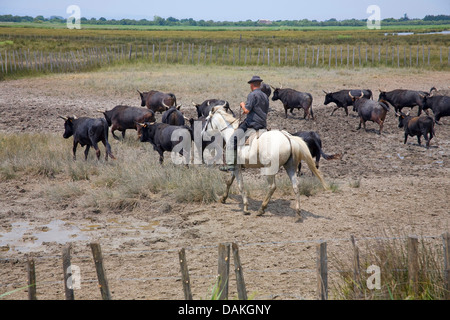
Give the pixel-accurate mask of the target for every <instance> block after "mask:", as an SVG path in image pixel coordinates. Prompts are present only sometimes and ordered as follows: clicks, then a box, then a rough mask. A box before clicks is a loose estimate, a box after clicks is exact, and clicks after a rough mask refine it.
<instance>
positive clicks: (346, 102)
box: [323, 89, 373, 116]
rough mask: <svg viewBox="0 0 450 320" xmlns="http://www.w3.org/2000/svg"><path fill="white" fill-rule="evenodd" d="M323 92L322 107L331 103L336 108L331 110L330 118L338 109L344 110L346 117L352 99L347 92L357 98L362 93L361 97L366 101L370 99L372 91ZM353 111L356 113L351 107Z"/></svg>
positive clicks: (351, 104)
mask: <svg viewBox="0 0 450 320" xmlns="http://www.w3.org/2000/svg"><path fill="white" fill-rule="evenodd" d="M323 92H324V93H325V102H324V103H323V104H324V105H328V104H330V103H332V102H334V103H335V104H336V107H335V108H334V109H333V111H332V112H331V114H330V116H332V115H333V114H334V112H335V111H336V110H337V109H339V108H344V110H345V114H346V115H347V116H348V107H349V106H353V99H352V98H351V96H350V95H349V92H350V93H351V94H352V95H353V96H358V97H359V96H360V95H361V93H362V94H363V97H364V98H366V99H372V96H373V95H372V91H371V90H369V89H367V90H340V91H336V92H326V91H323ZM353 111H355V112H356V111H357V110H356V108H355V107H353Z"/></svg>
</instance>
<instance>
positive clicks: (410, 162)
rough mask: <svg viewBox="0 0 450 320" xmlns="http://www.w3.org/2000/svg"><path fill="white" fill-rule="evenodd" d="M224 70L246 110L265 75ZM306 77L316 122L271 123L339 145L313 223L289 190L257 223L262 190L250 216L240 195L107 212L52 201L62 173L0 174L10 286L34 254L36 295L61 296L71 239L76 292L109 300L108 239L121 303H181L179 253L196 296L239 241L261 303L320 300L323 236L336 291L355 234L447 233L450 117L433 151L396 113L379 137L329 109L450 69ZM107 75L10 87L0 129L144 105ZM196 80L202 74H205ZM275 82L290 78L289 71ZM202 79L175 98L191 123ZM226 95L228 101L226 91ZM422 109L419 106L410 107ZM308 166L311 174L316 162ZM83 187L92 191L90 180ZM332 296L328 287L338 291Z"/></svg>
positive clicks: (309, 207) (427, 83) (161, 201)
mask: <svg viewBox="0 0 450 320" xmlns="http://www.w3.org/2000/svg"><path fill="white" fill-rule="evenodd" d="M224 70H226V71H225V72H226V75H225V77H228V78H229V79H228V78H227V80H232V79H234V81H235V82H236V83H238V84H237V85H239V86H241V87H242V89H241V91H240V92H237V93H234V95H232V96H231V97H230V98H229V100H230V101H231V105H232V106H236V105H237V104H238V102H239V101H240V100H244V99H245V95H246V92H247V91H248V87H247V84H246V83H245V81H244V80H245V79H246V78H250V76H251V75H252V74H253V73H254V72H255V70H251V69H245V68H241V69H237V70H236V71H230V70H229V69H228V68H221V69H219V71H224ZM170 72H173V73H175V72H176V70H174V69H171V70H170ZM199 72H200V73H202V72H205V73H206V72H209V71H208V70H206V71H204V70H200V71H199ZM257 72H259V73H261V75H262V74H263V73H264V72H265V73H266V77H270V76H273V75H274V74H276V73H277V71H276V70H274V69H270V70H269V69H268V70H257ZM281 72H287V71H286V70H285V69H283V70H282V71H281ZM289 72H290V71H289ZM308 72H309V74H308V76H307V78H306V79H305V80H302V81H303V82H301V85H300V87H306V84H307V83H311V85H310V87H309V88H308V91H309V92H311V93H312V94H313V97H314V103H313V108H314V112H315V115H316V120H315V121H311V120H309V121H305V120H303V117H302V116H303V114H302V112H299V111H296V112H295V115H294V116H292V115H289V118H288V119H285V118H284V111H283V109H282V105H281V103H280V102H279V101H278V102H271V108H272V111H271V112H270V113H269V121H268V122H269V127H270V128H272V129H287V130H288V131H291V132H293V131H297V130H314V131H317V132H318V133H319V134H320V136H321V138H322V143H323V147H324V151H325V152H326V153H329V154H332V153H343V154H344V157H343V158H342V160H335V161H325V160H323V159H322V160H321V163H320V170H321V172H322V173H323V175H324V176H325V178H326V179H327V180H328V181H332V182H334V183H335V184H336V185H337V186H338V190H337V191H335V192H332V191H321V192H318V193H317V194H315V195H313V196H311V197H306V196H302V197H301V205H302V210H303V216H304V221H303V222H300V221H299V220H298V219H297V217H296V216H295V214H294V210H293V206H294V197H293V194H292V193H289V194H285V193H282V192H276V193H275V194H274V196H273V198H272V201H271V202H270V204H269V207H268V210H267V213H266V214H265V215H264V216H262V217H256V211H257V210H258V208H259V206H260V204H261V201H262V198H263V195H262V194H257V193H252V194H251V196H250V210H251V211H252V214H251V215H250V216H244V215H243V214H242V206H241V197H240V196H238V195H232V196H231V197H230V199H229V200H228V202H227V203H226V204H220V203H213V204H185V203H177V202H174V201H171V200H170V197H167V196H165V197H162V196H161V195H158V194H155V195H154V197H153V198H152V199H150V200H148V201H149V202H151V205H149V206H148V207H146V209H142V208H138V209H136V210H133V211H124V212H112V213H108V212H98V211H95V210H92V209H89V208H82V207H80V206H78V205H77V204H76V203H63V204H55V203H54V202H52V201H50V200H49V199H47V198H45V197H42V194H43V193H42V190H43V189H45V188H50V187H55V186H58V184H64V183H65V181H63V180H61V179H53V180H52V179H47V178H36V177H32V176H30V177H27V176H22V177H21V178H20V179H12V180H6V181H0V189H1V192H0V203H1V205H0V243H1V250H0V294H1V293H4V292H9V291H12V290H14V289H16V288H20V287H22V286H25V285H26V281H27V276H26V266H25V263H24V261H25V255H26V254H29V255H31V256H32V257H34V258H35V259H36V272H37V278H38V280H37V281H38V289H37V293H38V298H39V299H64V289H63V279H62V262H61V259H60V255H61V250H62V248H63V246H64V245H65V244H67V243H71V244H72V255H73V258H72V263H73V264H74V265H77V266H79V267H80V270H81V289H78V290H75V297H76V298H77V299H100V292H99V290H98V287H97V283H96V274H95V269H94V263H93V261H92V257H91V251H90V248H89V243H90V242H92V241H98V242H99V243H100V244H101V246H102V250H103V254H104V259H105V267H106V271H107V276H108V279H109V284H110V287H111V291H112V296H113V298H114V299H182V298H183V292H182V284H181V280H180V272H179V261H178V250H179V249H180V248H182V247H184V248H186V249H187V250H186V254H187V261H188V265H189V271H190V274H191V282H192V287H193V289H192V291H193V294H194V298H196V299H208V297H209V295H210V290H211V288H212V287H213V284H214V281H215V275H216V273H217V246H218V244H219V243H222V242H236V243H238V244H239V246H240V255H241V261H242V264H243V270H244V277H245V281H246V284H247V291H248V292H249V295H250V296H251V297H253V298H254V299H272V298H275V299H302V298H305V299H315V297H316V294H317V291H316V287H317V281H316V274H315V272H314V269H315V264H316V261H315V258H316V244H317V241H319V240H327V241H328V252H329V258H328V261H329V267H330V278H331V281H330V282H331V283H330V284H331V286H333V281H337V277H338V276H337V274H338V272H337V271H338V269H337V260H339V259H343V260H345V259H347V257H348V259H350V257H351V250H350V248H351V247H350V243H349V241H348V239H349V238H350V236H351V235H354V236H355V237H356V238H357V239H358V238H359V239H360V240H359V241H358V243H360V244H361V245H364V246H366V245H367V246H369V247H370V245H372V244H373V241H372V242H371V240H363V239H367V238H373V237H384V236H387V237H398V236H406V235H409V234H415V235H419V236H427V237H428V236H430V237H434V236H436V237H437V238H436V239H435V240H436V241H437V243H439V242H440V239H439V237H440V235H441V234H442V233H444V232H446V231H449V230H450V228H449V221H450V219H449V218H450V214H449V213H450V205H449V196H450V191H449V190H450V176H449V173H450V169H449V168H450V158H449V156H450V119H448V118H443V120H442V123H443V125H440V126H436V135H437V136H436V138H435V139H433V140H432V142H431V148H430V149H429V150H427V149H425V148H424V147H423V146H418V144H417V139H416V138H409V141H408V143H407V144H406V145H404V144H403V132H402V130H401V129H399V128H398V127H397V119H396V118H395V117H394V114H393V112H392V110H391V112H389V114H388V116H387V120H386V123H385V129H384V132H383V133H382V134H381V135H378V134H377V130H378V126H377V125H376V124H374V123H368V125H367V127H368V130H367V132H366V131H364V130H359V131H357V130H356V127H357V125H358V122H359V120H358V118H357V117H356V114H355V113H354V112H350V113H351V114H350V116H349V117H346V116H345V114H344V112H343V110H338V111H336V112H335V114H334V115H333V116H330V112H331V110H332V109H333V108H332V107H331V106H324V105H323V99H324V94H323V93H322V89H324V90H333V89H339V88H347V87H351V86H356V85H357V84H361V87H364V88H370V89H372V90H373V91H374V94H375V96H376V97H377V96H378V90H377V89H378V88H383V89H394V88H399V87H400V88H412V89H421V90H428V89H429V88H431V87H432V86H436V87H438V88H439V87H441V88H446V87H447V86H448V85H449V83H450V73H448V72H432V71H424V72H423V73H421V72H414V75H413V76H409V74H408V72H407V71H394V72H385V70H382V71H377V72H376V75H375V76H374V75H373V74H369V73H367V72H366V71H365V70H359V71H354V72H352V71H347V72H343V73H342V74H339V73H338V74H336V72H334V71H320V74H319V77H318V78H317V79H315V80H314V81H311V78H313V77H314V75H311V71H306V73H308ZM189 73H190V72H189ZM212 74H214V72H212ZM349 75H350V77H349ZM108 76H109V74H108V73H106V74H103V75H102V74H98V73H95V74H92V75H91V74H79V75H57V76H48V77H41V78H33V79H21V80H13V81H7V82H2V83H0V131H1V132H7V133H11V134H20V133H21V132H30V131H31V132H57V133H61V134H62V130H63V128H62V122H61V121H58V120H57V116H58V115H69V114H77V115H90V116H93V115H96V113H95V110H97V109H99V108H107V109H110V108H112V107H113V106H115V105H117V104H121V103H127V104H130V105H136V106H137V105H139V103H138V100H137V93H136V94H135V92H134V89H133V87H132V86H131V85H130V86H129V88H128V87H126V88H119V89H118V90H116V91H114V90H113V89H110V88H109V89H106V91H105V92H101V90H97V86H100V87H101V86H104V87H105V86H106V85H110V84H111V83H112V84H113V85H114V82H111V83H106V84H105V83H102V82H100V83H99V82H96V79H99V78H101V77H108ZM154 76H155V77H156V76H157V75H154ZM91 77H93V78H94V80H90V79H91ZM151 77H152V75H151V74H150V75H149V78H148V79H147V80H148V81H150V82H151V80H152V78H151ZM190 77H191V78H190V79H191V80H192V79H195V74H191V75H190ZM211 77H214V75H212V76H211ZM263 77H264V76H263ZM274 78H276V77H275V76H274ZM280 78H281V76H280ZM213 79H214V81H218V80H216V78H213ZM90 81H92V82H90ZM111 81H112V80H111ZM142 81H143V80H141V82H142ZM167 81H168V82H167V83H170V80H167ZM202 81H203V80H202ZM308 81H309V82H308ZM274 82H275V83H280V82H281V79H279V78H277V79H276V81H274ZM289 82H290V81H289V80H286V79H284V83H283V85H284V86H285V87H288V86H289V85H290V86H291V87H292V86H293V83H294V80H292V81H291V83H289ZM242 83H243V84H242ZM74 84H75V86H74ZM77 84H79V85H77ZM241 84H242V85H241ZM200 85H201V83H200V84H199V83H187V84H184V86H187V87H188V88H185V87H183V89H181V88H180V90H179V91H181V94H177V95H178V96H179V97H181V98H179V102H181V103H183V104H184V105H185V106H186V107H185V108H184V110H185V114H186V115H187V116H188V117H193V116H194V115H195V111H194V109H193V108H192V107H189V106H188V105H189V104H190V102H191V101H199V100H202V99H203V98H204V99H206V98H208V97H207V96H206V94H205V93H204V92H203V93H200V92H199V91H198V88H197V86H200ZM189 86H190V87H189ZM356 87H358V86H356ZM148 89H150V88H148ZM190 89H192V90H190ZM298 89H300V88H298ZM124 90H126V94H123V92H124ZM217 90H218V91H217V92H218V93H219V94H220V93H223V96H227V94H229V93H228V91H226V90H225V91H220V89H217ZM230 90H231V89H230ZM172 91H174V92H175V93H177V90H175V89H174V90H172ZM305 91H306V90H305ZM416 112H417V109H416V108H415V109H414V110H413V113H416ZM159 117H160V116H159ZM61 139H62V138H61ZM112 147H113V149H114V148H120V143H119V142H117V141H112ZM67 152H70V150H67ZM149 152H150V151H149ZM151 156H155V155H151ZM156 159H157V158H156V156H155V161H156ZM93 165H95V164H93ZM304 171H305V174H306V175H310V172H308V171H307V170H306V168H305V169H304ZM283 174H285V173H284V172H280V173H279V175H283ZM245 175H246V178H247V179H259V178H258V177H257V176H258V171H256V170H255V171H252V170H247V171H246V173H245ZM85 187H86V188H89V183H88V182H85ZM427 239H433V238H427ZM231 264H233V260H232V261H231ZM231 270H233V268H231ZM26 292H27V291H26V289H22V290H19V291H17V292H15V293H13V294H11V295H9V296H8V297H7V298H9V299H26V298H27V293H26ZM236 292H237V291H236V285H235V277H234V274H233V272H232V276H231V280H230V296H231V297H232V298H233V297H237V293H236ZM333 296H335V293H334V292H333V290H331V292H330V297H333Z"/></svg>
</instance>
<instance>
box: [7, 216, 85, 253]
mask: <svg viewBox="0 0 450 320" xmlns="http://www.w3.org/2000/svg"><path fill="white" fill-rule="evenodd" d="M11 226H12V228H11V231H10V232H6V233H0V248H1V251H8V250H14V251H19V252H24V253H26V252H31V251H33V250H36V249H38V248H39V247H40V246H42V245H43V243H45V242H56V243H58V244H66V243H68V242H73V241H82V240H89V237H88V236H86V235H85V234H83V233H82V232H81V230H80V229H79V228H78V227H76V226H73V225H68V224H66V223H65V222H64V221H62V220H53V221H51V222H50V223H48V224H46V225H44V226H42V227H39V230H38V231H36V230H35V228H34V227H33V226H30V224H29V223H28V222H14V223H12V225H11Z"/></svg>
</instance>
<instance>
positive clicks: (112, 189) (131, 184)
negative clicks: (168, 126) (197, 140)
mask: <svg viewBox="0 0 450 320" xmlns="http://www.w3.org/2000/svg"><path fill="white" fill-rule="evenodd" d="M110 142H111V144H112V149H113V153H114V154H115V155H116V157H117V160H115V161H111V160H110V161H105V160H104V159H103V156H102V157H101V158H100V160H99V161H98V160H97V159H96V158H95V155H94V153H93V152H91V153H90V155H89V157H88V160H87V161H84V157H83V156H82V155H83V149H82V148H79V150H78V153H79V154H80V156H79V157H78V160H77V161H73V160H72V139H68V140H64V139H62V138H61V137H60V135H57V134H52V133H16V134H6V133H0V181H7V180H14V179H20V178H21V177H24V176H29V177H34V178H36V179H38V180H40V181H42V186H43V190H44V191H43V192H42V195H43V196H44V197H46V198H47V199H49V200H50V201H54V202H61V201H63V202H64V201H73V200H75V199H77V201H78V203H79V204H80V205H81V206H84V207H87V208H94V209H109V210H117V211H122V210H134V209H135V208H138V207H141V206H142V205H143V203H146V200H152V199H154V197H155V196H157V197H159V198H161V197H162V198H167V199H170V201H176V202H178V203H211V202H215V201H217V199H218V196H219V195H222V194H223V192H224V190H225V183H224V182H225V178H226V177H227V175H225V174H224V173H222V172H220V171H219V170H217V168H216V167H214V166H205V165H190V166H189V167H187V166H185V165H175V164H173V163H172V162H171V159H170V154H169V153H167V154H166V157H165V163H164V164H163V165H162V166H161V165H160V164H159V162H158V155H157V153H156V152H154V151H153V148H152V147H151V145H150V144H149V143H140V142H138V141H136V138H135V137H134V136H130V137H127V138H126V139H125V140H124V141H115V140H114V141H110ZM100 150H101V152H102V154H104V152H105V151H104V148H103V146H102V145H101V146H100ZM258 179H263V178H260V177H259V178H258ZM264 180H265V179H264ZM258 181H261V180H258ZM277 185H278V189H279V190H280V191H279V192H281V194H282V195H290V194H292V186H291V183H290V181H289V178H288V177H285V176H284V175H282V176H280V177H279V178H277ZM299 186H300V190H301V194H302V195H306V196H312V195H314V194H315V193H317V192H319V190H321V187H320V185H319V183H318V181H317V179H315V178H313V177H304V178H302V179H300V184H299ZM246 188H247V190H249V191H250V192H253V193H257V194H260V193H265V192H266V191H267V184H264V183H259V182H256V179H248V178H247V179H246ZM231 192H232V193H234V194H238V191H237V186H235V185H234V186H233V188H232V190H231ZM147 202H148V201H147Z"/></svg>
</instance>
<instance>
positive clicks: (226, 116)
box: [211, 107, 239, 129]
mask: <svg viewBox="0 0 450 320" xmlns="http://www.w3.org/2000/svg"><path fill="white" fill-rule="evenodd" d="M211 111H212V112H213V114H215V113H220V115H221V116H222V117H223V118H224V119H225V121H227V122H228V123H230V124H232V126H233V128H234V129H237V127H238V126H239V123H238V121H236V120H237V119H236V118H235V117H233V115H232V114H229V113H228V112H227V111H226V110H225V108H223V107H222V108H217V109H214V108H213V110H211Z"/></svg>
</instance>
